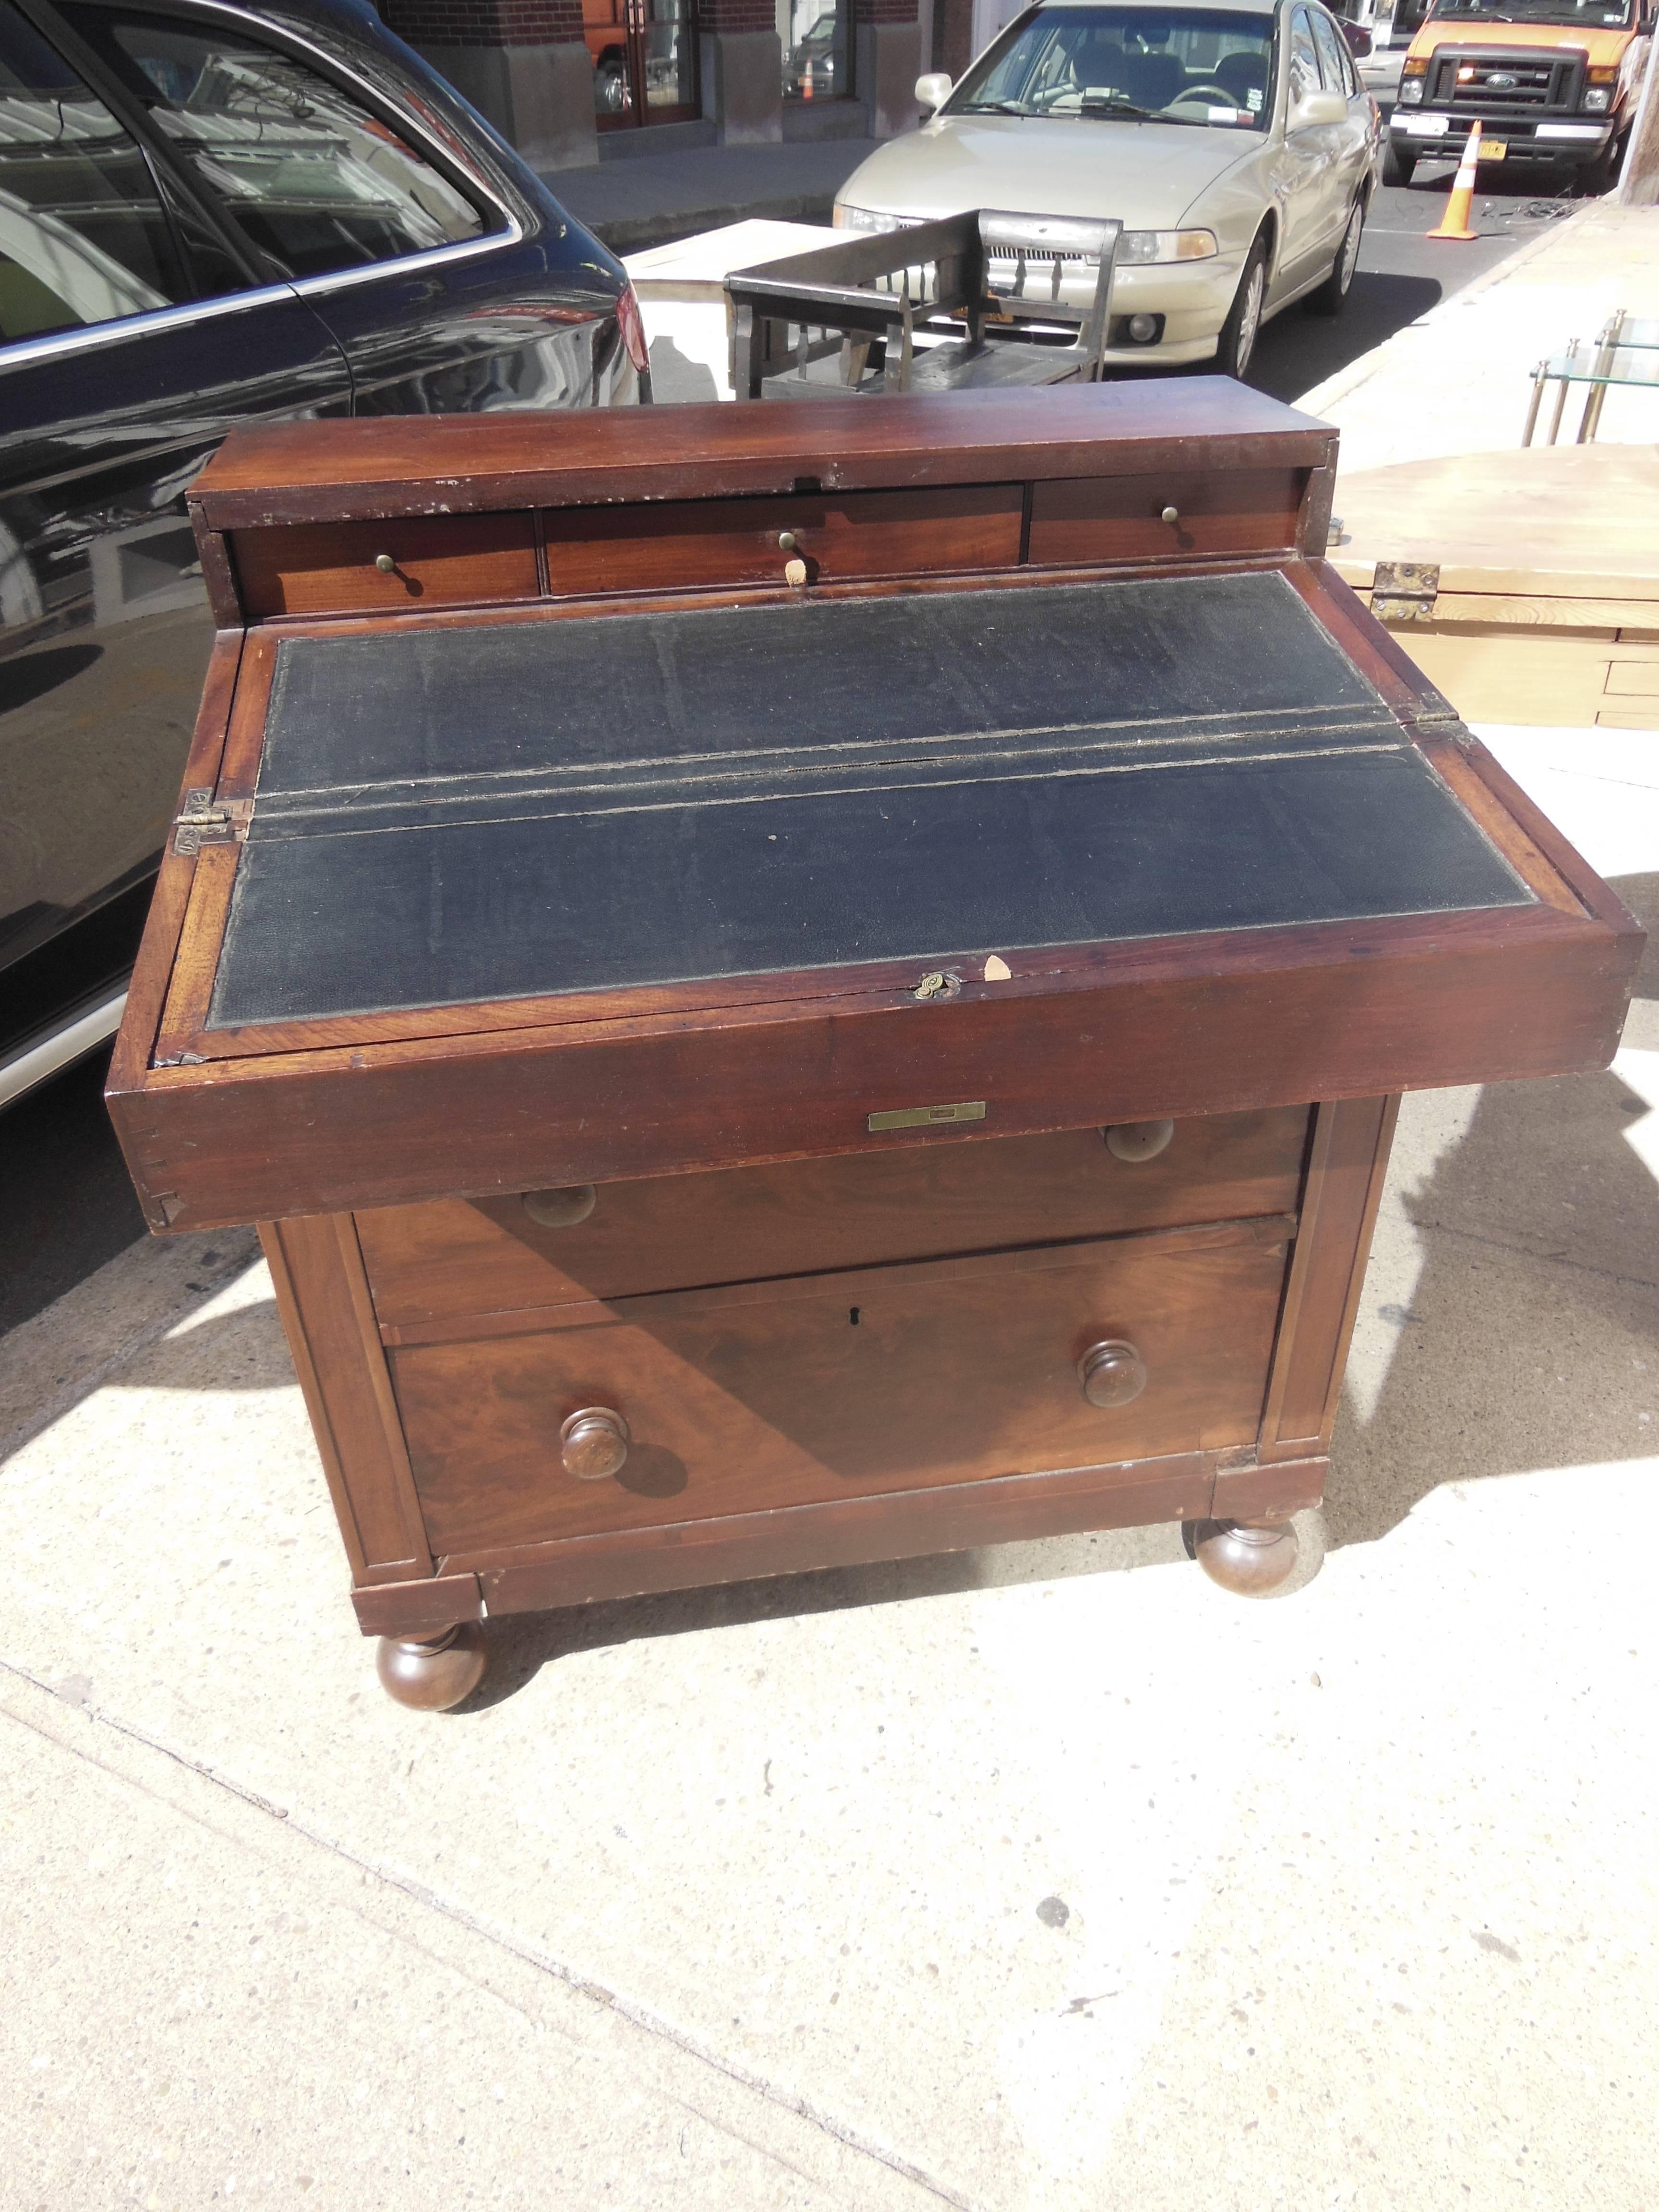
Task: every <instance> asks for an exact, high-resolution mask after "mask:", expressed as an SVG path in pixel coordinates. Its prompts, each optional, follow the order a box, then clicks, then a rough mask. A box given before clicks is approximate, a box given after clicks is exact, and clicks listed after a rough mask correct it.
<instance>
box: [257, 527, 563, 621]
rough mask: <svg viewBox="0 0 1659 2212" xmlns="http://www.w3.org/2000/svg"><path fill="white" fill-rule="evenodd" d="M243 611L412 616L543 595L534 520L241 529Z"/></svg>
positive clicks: (262, 613) (273, 613) (290, 613)
mask: <svg viewBox="0 0 1659 2212" xmlns="http://www.w3.org/2000/svg"><path fill="white" fill-rule="evenodd" d="M230 554H231V558H232V560H233V561H234V562H235V565H236V574H237V580H238V584H239V586H240V592H241V599H242V605H243V606H244V607H245V608H246V611H247V613H248V615H249V616H250V617H253V618H256V619H258V618H264V617H270V616H272V615H317V614H410V613H414V612H416V611H421V612H426V611H430V610H432V609H434V608H436V607H457V606H500V605H506V604H510V603H511V602H513V601H514V600H520V599H534V598H535V597H536V596H537V592H538V588H539V587H538V574H537V567H536V523H535V518H534V516H533V515H529V514H415V515H401V516H393V517H392V518H391V519H390V520H386V521H385V522H319V523H310V524H300V525H296V526H284V527H282V528H271V529H266V530H238V531H235V532H232V534H231V538H230Z"/></svg>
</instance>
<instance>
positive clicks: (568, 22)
mask: <svg viewBox="0 0 1659 2212" xmlns="http://www.w3.org/2000/svg"><path fill="white" fill-rule="evenodd" d="M376 5H377V6H378V7H379V9H380V14H381V15H382V16H383V17H384V18H385V21H386V25H387V27H388V28H389V29H391V30H393V31H395V32H396V33H398V37H399V38H400V39H407V40H409V43H410V46H559V45H562V44H568V43H571V42H572V41H575V40H580V37H581V34H582V0H376Z"/></svg>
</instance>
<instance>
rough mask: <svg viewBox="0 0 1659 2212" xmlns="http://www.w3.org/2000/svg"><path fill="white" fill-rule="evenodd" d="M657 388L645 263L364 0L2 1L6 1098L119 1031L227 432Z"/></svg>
mask: <svg viewBox="0 0 1659 2212" xmlns="http://www.w3.org/2000/svg"><path fill="white" fill-rule="evenodd" d="M648 397H649V386H648V380H647V362H646V353H645V344H644V337H643V333H642V331H641V327H640V322H639V313H638V308H637V307H636V305H635V301H634V296H633V294H632V292H631V291H630V290H629V287H628V282H627V277H626V276H625V273H624V272H623V269H622V267H621V265H620V264H619V263H617V261H616V260H615V259H613V258H612V257H611V255H610V254H609V253H607V252H605V249H604V247H603V246H599V244H598V243H597V242H596V241H595V240H593V239H592V238H591V237H590V236H589V235H588V234H586V232H585V231H583V230H582V229H581V228H580V227H579V226H578V225H577V224H575V223H574V222H570V221H569V219H568V217H567V216H565V215H564V214H563V213H562V211H561V210H560V209H559V207H558V205H557V204H556V201H555V200H554V199H553V198H552V197H550V195H549V193H548V192H547V191H545V190H544V188H543V186H542V185H539V184H538V182H537V180H536V179H535V178H534V177H533V176H532V174H531V173H530V172H529V170H528V169H527V168H526V167H525V166H524V164H523V163H522V162H521V161H520V160H519V158H518V157H517V155H514V154H513V153H512V152H511V151H510V150H509V149H508V148H507V146H506V145H505V144H504V143H502V142H501V140H500V139H499V138H498V137H496V136H495V133H494V131H492V130H491V129H490V128H489V125H487V124H486V123H484V122H483V120H482V118H480V117H478V116H477V114H475V113H474V112H473V111H472V110H471V108H469V107H468V106H466V105H465V102H464V101H463V100H460V98H459V96H458V95H457V94H455V93H454V92H453V91H452V90H451V89H450V88H449V87H448V86H447V85H446V84H445V83H444V82H443V81H442V79H441V78H440V77H438V76H435V74H434V72H433V71H432V70H429V69H428V67H427V66H426V64H424V63H423V62H422V61H421V60H420V58H418V57H417V56H416V54H414V53H412V52H410V50H409V48H408V47H406V46H403V45H402V44H401V43H400V42H399V41H398V40H396V39H394V38H392V36H391V35H390V33H388V32H386V30H385V29H384V28H383V27H382V26H381V24H380V20H379V18H378V17H377V16H376V15H374V12H373V10H372V9H370V8H368V6H366V5H362V4H359V0H276V4H274V5H270V6H261V7H260V9H258V12H257V13H255V12H252V11H251V10H249V9H246V8H240V7H234V6H225V5H221V4H218V0H145V4H143V5H140V4H136V0H135V4H132V5H128V4H125V0H58V4H56V5H48V4H46V0H0V1105H3V1104H4V1103H6V1102H7V1101H8V1100H9V1098H12V1097H16V1096H18V1095H19V1094H20V1093H21V1091H24V1090H27V1089H28V1088H29V1087H31V1085H33V1084H34V1083H35V1082H38V1081H40V1080H41V1079H44V1078H45V1077H46V1076H47V1075H49V1074H51V1073H52V1072H53V1071H54V1070H55V1069H56V1068H58V1067H60V1066H64V1065H66V1064H67V1063H68V1062H69V1061H70V1060H72V1059H74V1058H75V1057H76V1056H77V1055H78V1054H81V1053H82V1052H84V1051H86V1050H88V1049H89V1048H91V1047H92V1046H94V1044H96V1043H98V1042H100V1040H102V1039H104V1038H106V1037H107V1036H109V1035H110V1034H111V1033H112V1030H114V1028H115V1026H116V1023H117V1021H118V1018H119V1012H120V1003H121V994H122V991H123V989H124V987H125V978H126V974H127V971H128V969H130V967H131V962H132V958H133V955H134V953H135V951H136V949H137V939H138V934H139V931H140V929H141V927H142V925H143V917H144V912H145V908H146V907H147V905H148V902H149V893H150V887H151V882H152V878H153V877H154V875H155V868H156V865H157V861H158V860H159V857H160V854H161V845H162V842H163V839H164V836H165V834H166V829H167V822H168V820H169V818H170V817H171V815H172V813H173V809H174V807H175V805H176V803H177V799H178V793H179V781H180V776H181V772H182V769H183V765H184V760H185V751H186V749H187V746H188V743H189V738H190V732H191V725H192V722H193V720H194V717H195V712H196V707H197V699H198V697H199V695H200V691H201V687H202V678H203V674H204V670H205V668H206V665H207V656H208V648H209V645H210V641H211V631H210V623H209V617H208V611H207V603H206V598H205V594H204V588H203V584H202V577H201V570H200V568H199V566H198V564H197V556H196V547H195V544H194V543H193V541H192V539H191V532H190V526H189V524H188V522H187V521H186V520H185V506H184V497H183V494H184V489H185V485H187V484H188V483H190V481H191V478H192V477H194V476H195V475H196V474H197V471H199V470H200V469H201V467H202V465H203V464H204V462H205V461H206V460H207V459H208V457H209V455H210V453H212V452H213V450H214V448H215V447H216V445H217V444H218V442H219V441H220V440H221V439H222V437H223V436H224V435H225V434H226V433H227V431H228V430H229V429H231V428H234V426H235V425H236V424H237V423H240V422H258V421H264V420H269V419H271V418H273V417H278V416H325V415H353V414H356V415H374V414H432V413H451V412H455V411H460V412H472V411H477V410H483V409H485V408H494V407H516V408H526V407H528V408H563V407H586V406H592V405H605V404H613V403H616V402H618V401H632V400H634V399H635V398H648Z"/></svg>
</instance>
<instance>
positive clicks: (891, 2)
mask: <svg viewBox="0 0 1659 2212" xmlns="http://www.w3.org/2000/svg"><path fill="white" fill-rule="evenodd" d="M853 6H854V21H857V22H860V23H914V22H915V20H916V0H853Z"/></svg>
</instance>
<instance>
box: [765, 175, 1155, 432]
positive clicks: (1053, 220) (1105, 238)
mask: <svg viewBox="0 0 1659 2212" xmlns="http://www.w3.org/2000/svg"><path fill="white" fill-rule="evenodd" d="M1122 228H1123V226H1122V224H1121V222H1116V221H1115V220H1113V219H1110V218H1108V219H1106V220H1103V221H1099V222H1091V221H1086V220H1084V219H1082V218H1079V217H1074V216H1032V215H1014V214H1007V213H1005V212H1002V211H1001V210H996V209H983V208H982V209H969V210H967V211H966V212H964V213H963V214H961V215H953V216H945V217H943V218H942V219H941V220H939V222H923V223H915V224H912V225H911V226H910V227H909V228H908V229H902V230H892V231H881V232H877V233H875V234H867V233H866V234H857V235H854V236H853V237H850V238H848V239H847V240H845V241H842V242H838V243H837V244H836V245H834V246H820V247H815V248H814V249H813V251H812V252H809V253H796V254H791V255H790V256H788V257H787V258H786V259H784V260H781V261H771V262H767V263H765V264H762V265H761V266H759V267H757V268H754V269H740V270H734V271H733V272H732V275H731V276H728V277H727V278H726V292H727V295H728V296H729V297H730V299H731V301H732V389H733V391H734V392H735V394H736V396H737V398H739V399H758V398H762V397H763V393H764V391H765V388H766V387H767V386H770V387H771V391H772V395H773V396H775V397H777V398H797V397H799V398H811V397H823V396H827V395H828V394H829V393H832V392H836V390H838V389H844V388H845V387H847V386H851V387H852V388H853V389H854V391H857V392H962V391H969V390H984V389H989V388H992V387H995V386H1006V385H1021V384H1064V383H1069V382H1072V381H1073V380H1079V381H1081V382H1084V383H1093V382H1094V381H1096V380H1097V379H1098V377H1099V375H1100V373H1101V364H1102V358H1103V355H1104V353H1105V349H1106V344H1107V339H1108V336H1109V328H1110V320H1111V301H1112V279H1113V274H1114V269H1115V260H1116V254H1117V244H1118V240H1119V238H1120V237H1121V234H1122ZM1079 262H1080V263H1083V264H1089V263H1092V264H1094V266H1095V270H1096V277H1095V289H1094V295H1093V297H1092V299H1091V301H1089V302H1088V304H1087V305H1086V306H1082V307H1079V306H1078V305H1077V304H1076V303H1075V302H1073V301H1066V300H1064V299H1062V298H1061V297H1060V286H1061V283H1062V282H1063V281H1064V277H1065V274H1066V269H1067V267H1068V265H1075V264H1078V263H1079ZM993 264H1001V267H1000V269H999V270H998V272H997V273H998V275H1001V274H1002V272H1003V270H1006V275H1007V276H1008V279H1009V280H1010V281H1009V282H1008V283H1006V284H1003V285H1000V286H999V284H998V283H995V282H994V279H993ZM1045 270H1046V283H1044V281H1043V277H1042V273H1041V272H1043V271H1045ZM1034 279H1035V280H1036V282H1035V283H1034V281H1033V280H1034ZM961 326H965V331H966V335H965V336H963V337H956V336H954V335H951V336H945V337H943V339H942V342H940V343H934V344H928V345H925V346H922V347H920V348H918V346H917V345H916V343H915V341H916V337H917V336H918V334H926V335H927V336H928V337H939V335H940V334H941V333H946V332H949V333H954V331H956V330H957V328H958V327H961ZM1044 329H1046V330H1047V331H1051V332H1054V333H1055V335H1054V336H1052V337H1047V338H1044V337H1039V336H1038V335H1037V334H1036V333H1037V331H1039V330H1044ZM1067 330H1070V331H1072V332H1073V333H1074V335H1073V337H1072V338H1071V340H1070V342H1069V343H1068V342H1066V339H1065V337H1063V335H1060V333H1063V332H1065V331H1067ZM815 331H816V332H817V334H818V335H817V337H814V336H813V333H814V332H815ZM837 349H839V351H840V354H841V357H842V383H841V386H836V385H833V384H826V383H823V382H816V383H815V382H811V381H809V380H808V377H807V370H808V368H809V367H810V365H811V363H812V362H816V361H822V360H824V359H826V358H827V357H828V356H829V355H830V354H832V353H834V352H836V350H837ZM872 368H873V370H874V374H866V372H867V371H869V370H871V369H872ZM792 370H793V374H791V373H790V372H791V371H792Z"/></svg>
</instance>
